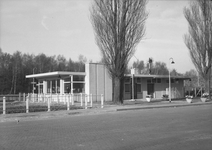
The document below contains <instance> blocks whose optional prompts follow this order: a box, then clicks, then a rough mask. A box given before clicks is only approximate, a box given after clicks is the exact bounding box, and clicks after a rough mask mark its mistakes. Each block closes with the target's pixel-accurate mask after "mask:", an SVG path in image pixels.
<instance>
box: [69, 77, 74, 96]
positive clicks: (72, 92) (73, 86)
mask: <svg viewBox="0 0 212 150" xmlns="http://www.w3.org/2000/svg"><path fill="white" fill-rule="evenodd" d="M70 77H71V89H70V91H71V94H73V90H74V89H73V88H74V86H73V75H71V76H70Z"/></svg>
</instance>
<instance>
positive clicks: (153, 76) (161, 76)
mask: <svg viewBox="0 0 212 150" xmlns="http://www.w3.org/2000/svg"><path fill="white" fill-rule="evenodd" d="M125 76H126V77H132V74H126V75H125ZM134 77H140V78H167V79H168V78H169V75H144V74H134ZM170 78H172V79H183V80H190V79H191V78H189V77H183V76H170Z"/></svg>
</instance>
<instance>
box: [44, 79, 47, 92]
mask: <svg viewBox="0 0 212 150" xmlns="http://www.w3.org/2000/svg"><path fill="white" fill-rule="evenodd" d="M43 93H44V94H46V93H47V81H43Z"/></svg>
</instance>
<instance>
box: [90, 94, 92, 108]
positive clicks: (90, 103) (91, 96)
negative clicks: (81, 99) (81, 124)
mask: <svg viewBox="0 0 212 150" xmlns="http://www.w3.org/2000/svg"><path fill="white" fill-rule="evenodd" d="M90 104H91V107H93V98H92V94H90Z"/></svg>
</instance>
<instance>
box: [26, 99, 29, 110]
mask: <svg viewBox="0 0 212 150" xmlns="http://www.w3.org/2000/svg"><path fill="white" fill-rule="evenodd" d="M26 113H29V96H27V98H26Z"/></svg>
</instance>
